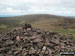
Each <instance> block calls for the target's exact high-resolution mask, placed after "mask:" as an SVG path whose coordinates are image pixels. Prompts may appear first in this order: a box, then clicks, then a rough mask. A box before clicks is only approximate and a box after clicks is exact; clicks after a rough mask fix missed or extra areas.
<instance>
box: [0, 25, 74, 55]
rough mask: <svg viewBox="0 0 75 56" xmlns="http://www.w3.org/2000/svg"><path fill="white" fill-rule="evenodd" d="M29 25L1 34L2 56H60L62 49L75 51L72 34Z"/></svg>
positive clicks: (0, 49)
mask: <svg viewBox="0 0 75 56" xmlns="http://www.w3.org/2000/svg"><path fill="white" fill-rule="evenodd" d="M28 25H29V24H26V25H25V26H24V27H22V28H20V29H14V30H13V31H12V32H9V33H6V34H5V35H2V36H0V56H60V54H59V52H60V51H66V50H67V51H75V41H73V40H71V38H72V36H67V35H62V34H59V33H56V32H50V31H45V30H40V29H34V28H32V27H31V25H29V26H28Z"/></svg>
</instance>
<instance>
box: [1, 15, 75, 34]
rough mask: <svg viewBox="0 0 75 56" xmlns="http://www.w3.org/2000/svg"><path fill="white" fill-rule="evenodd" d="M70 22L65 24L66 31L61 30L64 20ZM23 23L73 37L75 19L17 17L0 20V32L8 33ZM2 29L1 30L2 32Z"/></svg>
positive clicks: (46, 16) (35, 16) (41, 16)
mask: <svg viewBox="0 0 75 56" xmlns="http://www.w3.org/2000/svg"><path fill="white" fill-rule="evenodd" d="M65 19H66V21H71V22H73V23H66V24H65V26H67V28H68V29H67V30H66V29H62V28H63V27H65V26H63V25H64V23H65V22H64V20H65ZM25 22H27V23H31V24H32V26H33V27H34V28H35V27H36V28H40V29H45V30H53V31H56V32H60V33H64V34H73V35H75V28H73V29H72V27H75V19H73V18H66V17H61V16H54V15H46V14H43V15H40V14H38V15H26V16H18V17H11V18H0V28H1V29H0V31H1V32H5V31H6V32H7V31H10V30H11V29H12V28H15V27H17V26H20V25H22V24H24V23H25ZM2 29H3V30H2Z"/></svg>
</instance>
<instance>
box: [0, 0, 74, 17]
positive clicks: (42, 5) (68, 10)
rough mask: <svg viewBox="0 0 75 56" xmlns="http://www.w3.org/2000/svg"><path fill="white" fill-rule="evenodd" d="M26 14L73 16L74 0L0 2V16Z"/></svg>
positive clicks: (2, 0)
mask: <svg viewBox="0 0 75 56" xmlns="http://www.w3.org/2000/svg"><path fill="white" fill-rule="evenodd" d="M26 14H53V15H61V16H75V0H0V16H13V15H26Z"/></svg>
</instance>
